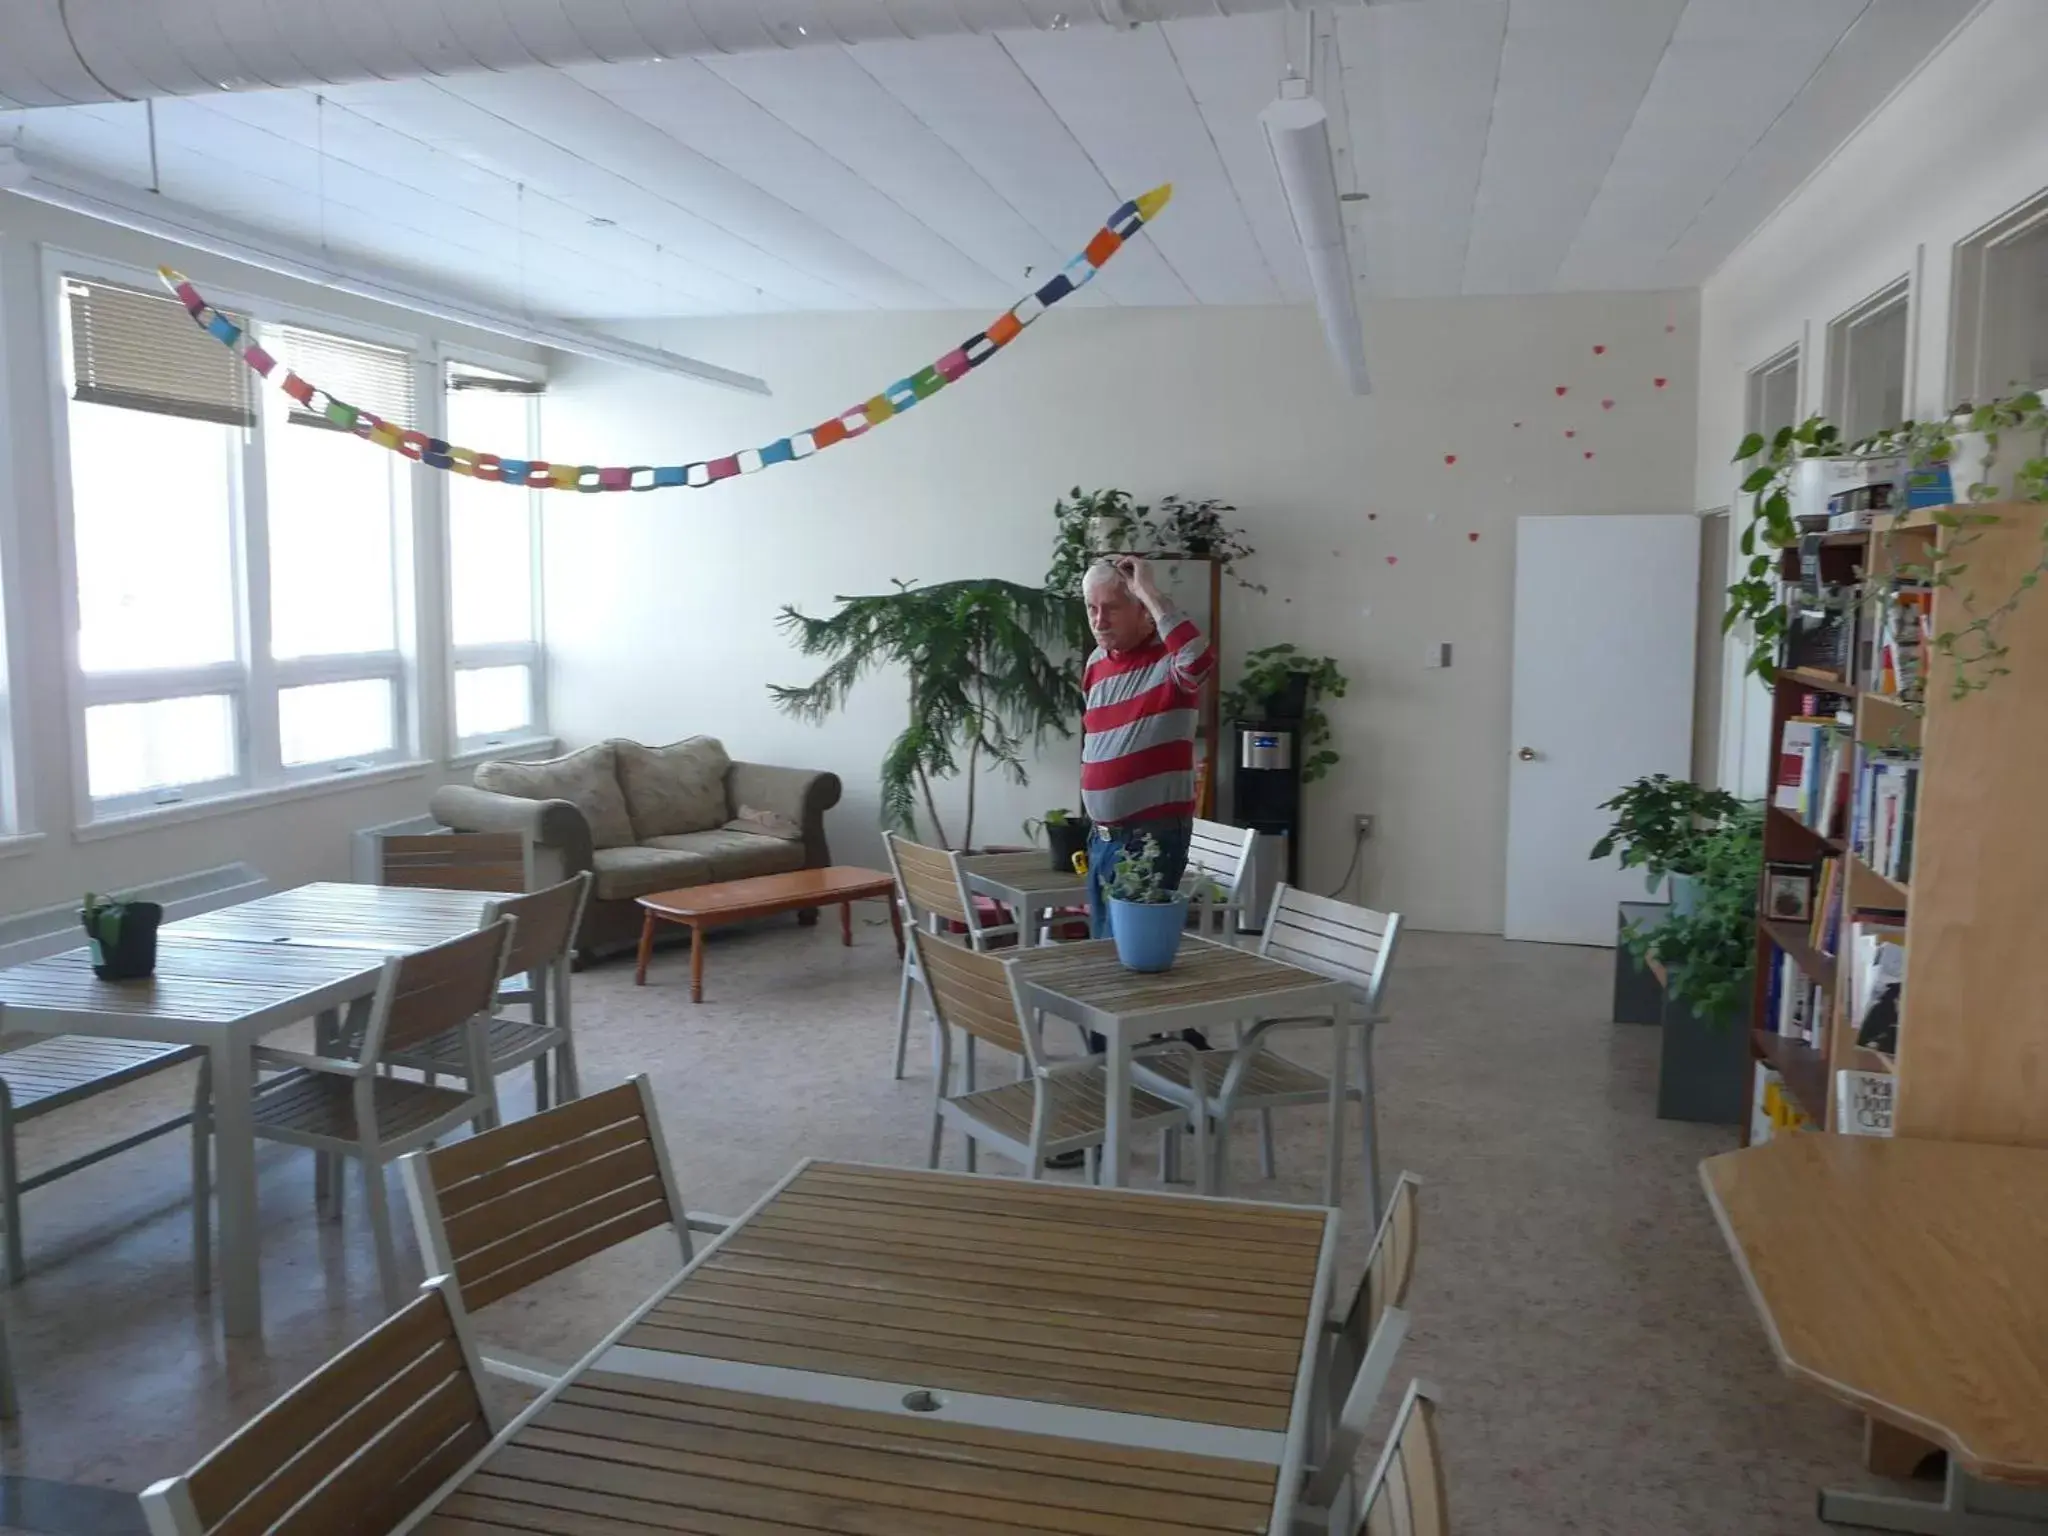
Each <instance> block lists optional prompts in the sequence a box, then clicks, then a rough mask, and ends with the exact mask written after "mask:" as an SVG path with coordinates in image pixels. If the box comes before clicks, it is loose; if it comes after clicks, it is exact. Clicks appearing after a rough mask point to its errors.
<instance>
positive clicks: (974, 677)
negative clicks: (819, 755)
mask: <svg viewBox="0 0 2048 1536" xmlns="http://www.w3.org/2000/svg"><path fill="white" fill-rule="evenodd" d="M896 588H897V590H896V591H894V592H890V593H884V594H881V595H878V596H872V597H842V598H839V599H837V601H838V602H839V604H840V608H839V611H838V612H837V613H835V614H833V615H832V616H831V617H830V618H823V619H815V618H810V617H807V616H806V615H804V614H802V613H799V612H798V611H797V610H796V609H795V608H784V609H783V610H782V615H781V617H780V618H779V619H778V621H777V622H778V624H779V625H780V627H781V628H782V629H783V630H784V631H785V632H787V633H789V634H790V635H792V636H793V637H794V639H795V641H796V645H797V649H798V650H799V651H800V652H802V653H803V654H804V655H806V656H829V657H831V658H832V662H831V665H829V666H828V667H826V669H825V670H824V672H822V673H821V674H819V676H818V677H817V679H816V680H815V681H814V682H811V683H810V684H808V685H806V686H804V687H788V686H783V685H779V684H771V685H770V687H769V689H768V692H769V696H770V697H771V698H772V699H773V700H774V701H775V704H776V706H777V707H778V708H780V709H781V710H783V711H784V712H785V713H787V714H790V715H794V716H796V717H797V718H799V719H803V720H810V721H813V722H817V721H822V720H824V719H826V718H827V717H828V716H829V715H831V714H832V712H833V711H834V710H837V709H840V708H842V707H843V706H844V705H845V703H846V699H847V695H848V694H849V693H850V692H851V691H852V689H853V686H854V684H855V683H857V682H858V681H859V680H860V679H861V678H862V677H864V676H865V675H866V674H867V673H868V672H870V671H871V670H873V669H874V668H876V667H881V666H896V667H900V668H902V670H903V671H904V673H905V674H906V675H907V679H908V682H909V689H910V698H909V723H908V724H907V725H906V726H905V727H904V729H903V732H902V734H900V735H899V736H897V738H896V739H895V740H894V741H893V742H892V743H891V744H890V746H889V750H888V753H887V754H886V755H885V756H884V757H883V759H882V766H881V787H882V820H883V823H884V824H885V825H887V826H892V827H897V828H900V829H902V830H905V831H909V832H912V833H915V832H916V831H917V811H918V808H919V806H920V805H922V807H923V810H924V814H925V816H926V818H927V819H928V821H929V823H930V827H931V835H932V837H933V838H934V839H935V840H936V841H937V842H938V843H940V844H941V845H943V846H946V847H953V846H956V845H955V844H954V843H953V842H952V841H951V839H950V838H949V837H948V836H947V832H946V825H945V822H944V821H943V820H942V819H941V817H940V815H939V808H938V802H937V799H936V798H935V796H934V794H933V791H932V784H933V781H934V780H937V779H944V778H950V777H951V776H953V775H954V774H956V773H958V774H960V775H961V776H962V777H963V778H964V779H965V780H966V799H967V803H966V820H965V826H964V830H963V832H962V836H961V841H960V843H959V844H958V845H957V846H960V847H972V846H974V800H975V787H976V784H977V782H978V780H979V779H980V776H981V773H982V772H983V770H984V769H986V768H988V767H989V766H991V765H993V766H995V767H997V768H1000V769H1001V770H1002V771H1003V772H1004V773H1006V774H1007V775H1008V776H1009V778H1010V779H1011V781H1012V782H1014V783H1017V784H1027V783H1029V782H1030V775H1029V773H1028V772H1027V770H1026V767H1025V760H1024V749H1025V747H1026V746H1027V745H1035V744H1037V743H1039V742H1042V741H1043V740H1044V739H1045V738H1046V736H1048V735H1059V736H1071V735H1072V734H1073V724H1072V722H1073V721H1074V720H1075V718H1076V717H1077V716H1078V715H1079V714H1080V710H1081V685H1080V679H1079V672H1080V657H1081V656H1082V655H1084V654H1086V651H1085V648H1086V645H1087V641H1088V633H1087V624H1086V620H1085V616H1084V614H1083V611H1082V608H1081V605H1080V603H1079V602H1078V601H1076V600H1075V599H1074V598H1071V597H1068V596H1066V595H1064V594H1061V593H1058V592H1049V591H1046V590H1044V589H1042V588H1039V587H1027V586H1020V585H1019V584H1017V583H1016V582H1010V581H997V580H993V579H984V580H973V581H948V582H940V583H938V584H936V585H934V586H928V587H920V586H917V585H915V584H914V583H911V582H905V581H898V582H897V583H896Z"/></svg>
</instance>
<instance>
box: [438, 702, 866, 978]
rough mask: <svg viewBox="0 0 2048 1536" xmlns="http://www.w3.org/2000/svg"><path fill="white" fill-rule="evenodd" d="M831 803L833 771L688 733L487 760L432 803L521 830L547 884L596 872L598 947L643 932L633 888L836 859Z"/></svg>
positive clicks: (480, 824)
mask: <svg viewBox="0 0 2048 1536" xmlns="http://www.w3.org/2000/svg"><path fill="white" fill-rule="evenodd" d="M838 803H839V778H838V776H837V775H836V774H830V773H815V772H812V771H810V770H809V769H804V768H772V767H768V766H766V765H765V764H761V763H736V762H734V761H733V760H732V759H731V758H730V757H728V756H727V755H726V751H725V748H724V747H723V746H722V745H720V744H719V743H718V742H717V741H715V740H713V739H712V738H711V737H709V736H692V737H691V738H689V740H687V741H679V742H675V743H673V744H672V745H670V746H666V747H645V746H642V745H641V744H640V743H639V742H637V741H626V740H623V739H613V740H610V741H601V742H599V743H597V744H596V745H595V746H590V747H584V748H583V749H582V750H581V751H577V752H571V753H569V754H568V755H567V756H566V757H554V758H548V759H546V760H544V761H541V762H498V763H484V764H482V765H481V766H479V767H478V769H477V770H476V775H475V783H474V785H466V784H451V785H448V786H447V787H445V788H443V789H440V790H438V791H436V792H435V794H434V798H433V801H432V810H433V813H434V816H435V819H436V820H438V821H440V822H441V823H442V824H443V825H444V826H448V827H452V828H454V829H455V830H456V831H458V832H518V833H520V834H522V835H523V836H525V837H526V839H527V841H528V843H529V844H530V845H531V846H532V849H533V870H534V878H535V880H536V881H537V882H539V883H541V884H549V883H552V882H554V881H557V880H566V879H568V878H569V877H570V876H571V875H574V874H578V873H580V872H581V871H583V870H586V869H587V870H590V871H592V872H593V873H594V874H595V875H596V877H597V882H596V889H595V890H594V891H593V892H592V893H591V894H592V901H591V904H590V908H589V910H588V912H587V913H586V914H585V916H584V920H583V936H582V945H581V947H582V949H583V951H584V953H585V954H604V953H609V952H612V951H616V950H619V949H622V948H628V947H631V946H632V945H634V944H636V943H637V942H638V940H639V936H640V909H639V908H638V907H637V906H636V905H634V901H633V898H634V897H636V896H644V895H647V894H648V893H649V892H652V891H667V890H675V889H677V888H678V887H681V886H691V885H706V884H710V883H711V882H713V881H720V880H741V879H745V878H746V877H747V876H749V875H769V874H776V873H778V872H780V871H783V870H790V869H813V868H822V867H823V866H825V865H827V864H830V863H831V862H832V857H831V853H830V850H829V849H827V847H826V846H825V812H826V811H828V810H830V809H831V808H832V807H833V806H834V805H837V804H838ZM806 916H807V918H809V919H814V918H815V914H806Z"/></svg>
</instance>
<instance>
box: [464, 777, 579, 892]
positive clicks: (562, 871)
mask: <svg viewBox="0 0 2048 1536" xmlns="http://www.w3.org/2000/svg"><path fill="white" fill-rule="evenodd" d="M427 808H428V809H429V810H430V811H432V812H433V814H434V819H435V820H436V821H438V822H440V823H441V825H442V826H444V827H453V828H454V829H455V830H456V831H457V832H517V833H519V834H520V835H521V836H523V837H525V838H526V839H527V840H528V841H529V842H531V843H532V844H533V845H534V847H535V848H536V849H545V850H548V851H549V852H551V853H552V854H553V855H554V859H553V861H552V862H555V863H556V865H557V868H556V869H555V870H553V871H548V870H545V869H542V870H540V871H538V873H539V874H540V878H541V883H542V884H553V883H554V882H555V881H556V880H566V879H568V878H569V877H570V876H571V875H579V874H581V873H582V872H583V871H584V870H586V869H589V868H590V867H591V860H590V822H589V821H588V820H587V819H586V818H585V817H584V815H583V812H582V811H580V810H578V809H577V808H576V807H575V806H574V805H573V804H571V803H570V802H569V801H567V800H529V799H527V798H526V797H525V796H524V795H501V794H498V793H497V792H496V791H495V790H489V789H478V788H476V787H475V786H474V785H471V784H444V785H442V786H441V788H439V789H437V790H435V791H434V798H433V799H432V800H430V801H428V802H427ZM541 862H542V863H543V864H545V863H547V862H551V861H545V860H544V861H541Z"/></svg>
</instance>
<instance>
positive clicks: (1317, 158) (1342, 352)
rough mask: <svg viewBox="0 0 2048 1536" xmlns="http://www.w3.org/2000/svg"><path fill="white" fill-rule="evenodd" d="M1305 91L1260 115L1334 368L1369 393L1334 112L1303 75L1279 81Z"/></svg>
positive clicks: (1358, 389) (1358, 391) (1354, 387)
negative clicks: (1334, 144)
mask: <svg viewBox="0 0 2048 1536" xmlns="http://www.w3.org/2000/svg"><path fill="white" fill-rule="evenodd" d="M1290 87H1293V88H1295V89H1296V90H1297V91H1298V92H1299V93H1300V94H1296V95H1285V94H1283V95H1282V96H1281V97H1280V99H1279V100H1277V101H1275V102H1273V103H1272V104H1271V105H1270V106H1268V107H1267V108H1266V109H1265V110H1264V111H1262V112H1261V113H1260V114H1259V122H1260V124H1261V125H1262V126H1263V127H1264V128H1265V130H1266V142H1267V144H1268V145H1270V146H1271V148H1272V151H1273V167H1274V169H1275V170H1277V171H1278V172H1279V174H1280V189H1281V191H1282V192H1283V193H1285V194H1286V197H1287V208H1288V211H1289V212H1290V213H1292V214H1293V216H1294V233H1295V237H1296V238H1297V239H1299V240H1300V241H1301V253H1302V255H1303V257H1304V258H1306V260H1307V262H1308V281H1309V287H1310V288H1311V289H1312V290H1313V291H1314V293H1315V299H1316V313H1317V314H1319V315H1321V316H1322V320H1323V336H1324V339H1325V340H1326V341H1327V342H1328V343H1329V347H1330V355H1331V357H1333V358H1334V359H1335V360H1336V363H1337V371H1338V372H1339V373H1340V374H1341V375H1342V376H1343V378H1344V382H1345V383H1346V384H1348V385H1349V386H1350V387H1351V392H1352V393H1353V394H1354V395H1369V394H1371V393H1372V380H1371V378H1370V376H1369V375H1368V374H1367V372H1366V367H1365V333H1364V330H1363V329H1362V327H1361V325H1360V322H1359V318H1358V295H1357V292H1356V290H1355V289H1354V288H1353V286H1352V280H1351V257H1350V253H1349V252H1348V251H1347V250H1346V249H1345V246H1344V212H1343V205H1342V203H1340V202H1339V200H1338V197H1337V167H1336V162H1335V161H1334V160H1333V159H1332V157H1331V154H1330V125H1329V115H1328V114H1327V113H1326V112H1324V110H1323V107H1322V103H1320V102H1319V101H1317V100H1316V99H1315V98H1314V97H1313V96H1310V95H1308V94H1307V85H1306V82H1303V81H1289V82H1287V83H1286V84H1285V85H1283V86H1282V87H1281V89H1282V91H1283V92H1284V91H1286V90H1287V89H1289V88H1290Z"/></svg>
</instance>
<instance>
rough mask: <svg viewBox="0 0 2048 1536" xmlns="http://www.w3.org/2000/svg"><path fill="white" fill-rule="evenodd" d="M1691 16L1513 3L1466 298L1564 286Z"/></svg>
mask: <svg viewBox="0 0 2048 1536" xmlns="http://www.w3.org/2000/svg"><path fill="white" fill-rule="evenodd" d="M1684 10H1685V0H1514V4H1513V5H1512V7H1511V8H1510V9H1509V11H1508V31H1507V40H1506V43H1505V45H1504V46H1503V48H1502V50H1501V61H1500V83H1499V87H1498V89H1497V90H1496V91H1495V94H1494V101H1493V122H1492V126H1491V128H1490V130H1489V132H1488V135H1487V144H1486V163H1485V166H1484V168H1483V169H1482V170H1481V172H1480V177H1479V191H1478V195H1477V197H1476V198H1475V200H1474V203H1473V209H1472V233H1471V239H1470V241H1469V242H1468V245H1467V249H1466V255H1465V266H1464V271H1463V273H1462V274H1461V284H1462V288H1463V291H1464V292H1466V293H1536V292H1542V291H1543V290H1545V289H1547V288H1549V287H1550V286H1551V284H1552V283H1553V282H1554V281H1555V279H1556V277H1557V270H1558V268H1559V267H1560V266H1561V265H1562V264H1563V262H1564V258H1565V253H1566V252H1567V251H1568V250H1570V249H1571V244H1572V239H1573V237H1574V236H1575V235H1576V234H1577V233H1578V230H1579V225H1580V224H1581V223H1582V222H1583V221H1584V219H1585V217H1586V210H1587V209H1588V208H1590V207H1591V206H1592V204H1593V200H1594V198H1595V197H1596V196H1598V194H1599V191H1600V186H1601V183H1602V182H1603V181H1604V180H1605V179H1606V176H1607V170H1608V166H1609V164H1610V163H1611V162H1612V160H1613V158H1614V152H1615V148H1616V146H1617V145H1619V144H1620V143H1621V142H1622V138H1623V135H1624V134H1626V133H1627V131H1628V125H1629V123H1630V121H1631V120H1632V119H1633V118H1634V117H1635V114H1636V108H1637V106H1638V105H1639V104H1640V103H1641V102H1642V99H1643V93H1644V92H1645V91H1646V90H1648V89H1649V85H1650V81H1651V78H1652V77H1653V76H1654V75H1655V74H1656V72H1657V61H1658V60H1659V59H1660V58H1662V57H1663V54H1664V48H1665V45H1666V44H1667V43H1669V42H1670V41H1671V35H1672V32H1673V31H1674V29H1676V27H1677V26H1678V20H1679V17H1680V15H1681V14H1682V13H1683V12H1684Z"/></svg>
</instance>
